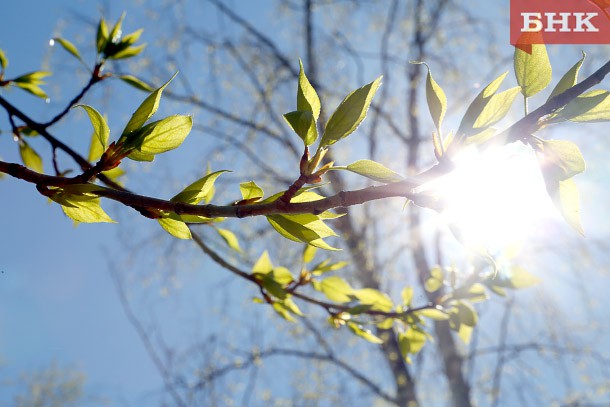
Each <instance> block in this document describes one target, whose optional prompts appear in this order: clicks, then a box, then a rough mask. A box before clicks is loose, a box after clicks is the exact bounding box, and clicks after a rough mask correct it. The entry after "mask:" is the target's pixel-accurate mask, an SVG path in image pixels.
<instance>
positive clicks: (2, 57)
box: [0, 49, 8, 71]
mask: <svg viewBox="0 0 610 407" xmlns="http://www.w3.org/2000/svg"><path fill="white" fill-rule="evenodd" d="M7 66H8V59H6V54H5V53H4V51H2V50H1V49H0V69H1V70H2V71H4V70H5V69H6V67H7Z"/></svg>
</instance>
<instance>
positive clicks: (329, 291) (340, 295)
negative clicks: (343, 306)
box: [314, 276, 354, 303]
mask: <svg viewBox="0 0 610 407" xmlns="http://www.w3.org/2000/svg"><path fill="white" fill-rule="evenodd" d="M314 288H315V289H317V290H318V291H321V292H322V293H323V294H324V295H326V297H327V298H328V299H329V300H331V301H334V302H338V303H346V302H350V301H352V297H351V296H352V295H353V293H354V289H353V288H352V287H351V286H350V285H349V283H348V282H347V281H345V280H344V279H342V278H341V277H338V276H331V277H326V278H325V279H324V280H322V281H320V282H319V284H318V285H317V287H316V286H315V285H314Z"/></svg>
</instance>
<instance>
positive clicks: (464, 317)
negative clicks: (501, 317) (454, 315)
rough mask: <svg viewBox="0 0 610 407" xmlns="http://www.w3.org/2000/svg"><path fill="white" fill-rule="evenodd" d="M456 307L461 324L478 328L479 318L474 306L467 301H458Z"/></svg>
mask: <svg viewBox="0 0 610 407" xmlns="http://www.w3.org/2000/svg"><path fill="white" fill-rule="evenodd" d="M456 307H457V310H458V316H459V318H460V323H461V324H463V325H468V326H472V327H474V326H476V324H477V322H478V321H479V316H478V314H477V311H476V310H475V309H474V307H473V306H472V305H470V304H469V303H467V302H465V301H458V303H457V305H456Z"/></svg>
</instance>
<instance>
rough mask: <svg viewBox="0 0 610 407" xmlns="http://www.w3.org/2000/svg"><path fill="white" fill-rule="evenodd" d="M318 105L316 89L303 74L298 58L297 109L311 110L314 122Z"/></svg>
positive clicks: (318, 115)
mask: <svg viewBox="0 0 610 407" xmlns="http://www.w3.org/2000/svg"><path fill="white" fill-rule="evenodd" d="M320 107H321V105H320V98H319V97H318V94H317V93H316V90H315V89H314V88H313V86H311V83H309V79H307V76H305V71H304V70H303V62H301V60H300V59H299V87H298V89H297V110H301V111H309V112H311V113H312V115H313V119H314V122H316V121H318V117H320ZM314 126H315V124H314ZM316 137H317V135H316ZM314 141H315V140H314ZM312 143H313V141H312ZM307 145H309V144H307Z"/></svg>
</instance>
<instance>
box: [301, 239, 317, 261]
mask: <svg viewBox="0 0 610 407" xmlns="http://www.w3.org/2000/svg"><path fill="white" fill-rule="evenodd" d="M317 251H318V249H317V248H316V247H315V246H312V245H310V244H307V245H305V249H304V250H303V263H305V264H307V263H309V262H311V261H312V260H313V258H314V257H315V255H316V252H317Z"/></svg>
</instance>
